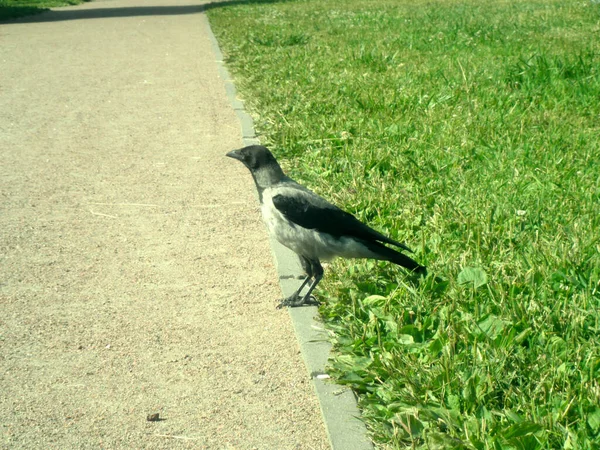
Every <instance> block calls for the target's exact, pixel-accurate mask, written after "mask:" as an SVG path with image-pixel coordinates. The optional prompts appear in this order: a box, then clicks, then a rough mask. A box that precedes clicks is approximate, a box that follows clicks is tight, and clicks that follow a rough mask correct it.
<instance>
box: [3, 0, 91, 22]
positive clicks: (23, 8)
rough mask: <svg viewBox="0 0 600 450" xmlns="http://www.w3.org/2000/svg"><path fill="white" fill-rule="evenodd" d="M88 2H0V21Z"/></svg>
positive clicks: (7, 0)
mask: <svg viewBox="0 0 600 450" xmlns="http://www.w3.org/2000/svg"><path fill="white" fill-rule="evenodd" d="M85 1H90V0H0V20H10V19H16V18H19V17H24V16H30V15H33V14H39V13H41V12H44V11H47V10H48V8H55V7H57V6H69V5H79V4H80V3H83V2H85Z"/></svg>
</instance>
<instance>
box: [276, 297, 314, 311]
mask: <svg viewBox="0 0 600 450" xmlns="http://www.w3.org/2000/svg"><path fill="white" fill-rule="evenodd" d="M319 305H320V303H319V302H318V301H317V299H316V298H315V297H314V296H313V295H309V296H304V297H301V296H299V295H290V296H289V297H287V298H284V299H283V300H281V302H280V303H279V304H278V305H277V309H281V308H283V307H284V306H289V307H290V308H297V307H298V306H319Z"/></svg>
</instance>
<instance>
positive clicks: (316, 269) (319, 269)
mask: <svg viewBox="0 0 600 450" xmlns="http://www.w3.org/2000/svg"><path fill="white" fill-rule="evenodd" d="M311 262H312V268H311V271H312V274H313V278H314V281H313V282H312V284H311V285H310V287H309V288H308V292H307V293H306V295H305V296H304V298H303V299H302V303H300V304H301V305H309V304H315V303H316V304H317V305H318V304H319V302H317V301H316V300H315V298H314V297H313V296H312V295H311V294H312V291H313V290H314V289H315V288H316V287H317V284H319V281H321V279H322V278H323V266H322V265H321V263H320V262H319V261H318V260H314V261H311Z"/></svg>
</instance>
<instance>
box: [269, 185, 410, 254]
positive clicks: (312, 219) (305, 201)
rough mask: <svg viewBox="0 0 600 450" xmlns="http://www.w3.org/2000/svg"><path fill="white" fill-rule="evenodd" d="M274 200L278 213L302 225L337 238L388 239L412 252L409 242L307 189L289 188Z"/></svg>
mask: <svg viewBox="0 0 600 450" xmlns="http://www.w3.org/2000/svg"><path fill="white" fill-rule="evenodd" d="M272 199H273V204H274V205H275V207H276V208H277V209H278V210H279V212H281V213H282V214H283V215H284V216H285V217H286V218H287V219H288V220H289V221H291V222H293V223H295V224H298V225H300V226H301V227H304V228H308V229H311V230H316V231H319V232H322V233H327V234H330V235H332V236H334V237H341V236H351V237H356V238H358V239H363V240H365V241H379V242H385V243H387V244H392V245H395V246H397V247H400V248H402V249H404V250H407V251H409V252H412V250H411V249H410V248H408V247H407V246H406V245H404V244H401V243H400V242H396V241H394V240H393V239H390V238H389V237H387V236H384V235H383V234H381V233H379V232H378V231H375V230H374V229H372V228H371V227H369V226H367V225H365V224H364V223H362V222H361V221H359V220H358V219H357V218H356V217H354V216H353V215H352V214H350V213H347V212H346V211H344V210H342V209H340V208H338V207H337V206H335V205H332V204H331V203H329V202H328V201H327V200H325V199H323V198H321V197H319V196H318V195H317V194H315V193H313V192H311V191H308V190H305V189H304V188H296V189H286V190H285V192H284V193H280V194H277V195H274V196H273V198H272Z"/></svg>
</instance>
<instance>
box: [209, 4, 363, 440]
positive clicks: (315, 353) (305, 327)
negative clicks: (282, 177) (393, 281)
mask: <svg viewBox="0 0 600 450" xmlns="http://www.w3.org/2000/svg"><path fill="white" fill-rule="evenodd" d="M202 20H205V21H206V23H207V29H208V30H209V37H210V40H211V44H212V48H213V52H214V54H215V58H216V61H217V63H218V66H219V75H220V77H221V78H222V79H223V82H224V84H225V90H226V92H227V97H228V98H229V101H230V102H231V106H232V108H233V110H234V111H235V113H236V114H237V116H238V118H239V120H240V125H241V129H242V139H243V142H244V145H252V144H259V143H260V141H259V139H258V138H257V137H256V132H255V131H254V122H253V120H252V118H251V117H250V115H249V114H248V113H246V111H245V110H244V104H243V102H242V101H240V100H239V99H238V98H237V92H236V89H235V85H234V83H233V80H232V78H231V76H230V75H229V72H228V71H227V69H226V68H225V64H224V62H223V54H222V53H221V49H220V48H219V43H218V42H217V39H216V38H215V36H214V34H213V32H212V29H211V27H210V23H209V21H208V17H207V16H206V12H205V11H204V13H203V14H202ZM271 250H272V252H273V256H274V257H275V261H276V265H277V272H278V275H279V284H280V286H281V290H282V292H283V295H284V296H288V295H290V294H292V293H293V292H294V291H295V290H296V289H297V287H298V283H299V278H302V277H303V271H302V268H301V266H300V261H299V259H298V257H297V256H296V254H295V253H294V252H292V251H291V250H289V249H287V248H286V247H284V246H283V245H281V244H280V243H279V242H277V241H275V240H273V239H271ZM288 311H289V314H290V317H291V319H292V323H293V325H294V329H295V331H296V337H297V338H298V341H299V343H300V349H301V351H302V356H303V358H304V362H305V364H306V367H307V369H308V371H309V373H310V377H311V379H312V382H313V386H314V388H315V392H316V394H317V397H318V399H319V404H320V406H321V413H322V415H323V421H324V423H325V428H326V430H327V436H328V437H329V443H330V444H331V448H332V450H372V449H373V444H372V442H371V440H370V439H369V438H368V437H367V429H366V427H365V425H364V423H363V422H362V421H361V420H360V411H359V409H358V406H357V404H356V398H355V396H354V393H353V392H352V391H351V390H350V389H347V388H344V387H342V386H340V385H337V384H334V383H332V382H328V381H327V375H326V373H325V365H326V364H327V360H328V358H329V353H330V351H331V344H330V343H329V341H328V339H327V332H326V331H325V329H324V328H323V325H322V324H321V323H320V322H319V321H318V320H317V319H316V316H317V315H318V309H317V307H315V306H309V307H302V308H288Z"/></svg>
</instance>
